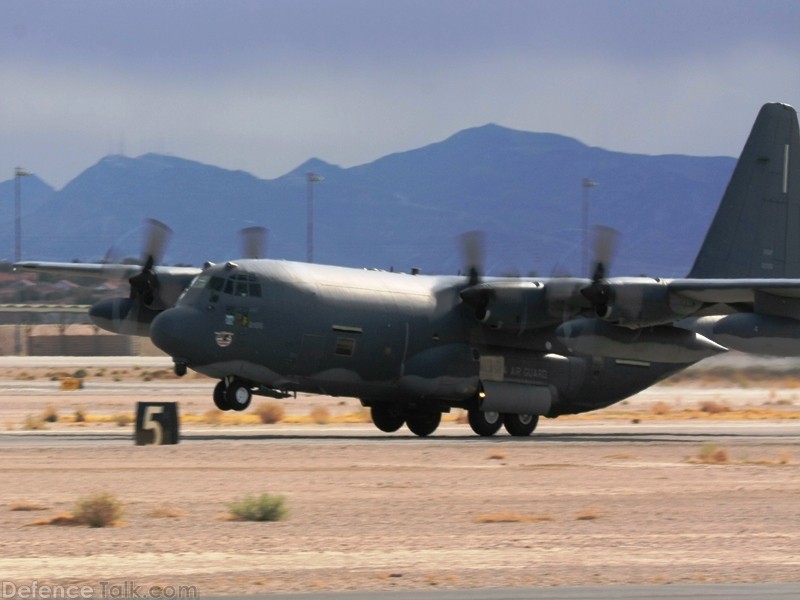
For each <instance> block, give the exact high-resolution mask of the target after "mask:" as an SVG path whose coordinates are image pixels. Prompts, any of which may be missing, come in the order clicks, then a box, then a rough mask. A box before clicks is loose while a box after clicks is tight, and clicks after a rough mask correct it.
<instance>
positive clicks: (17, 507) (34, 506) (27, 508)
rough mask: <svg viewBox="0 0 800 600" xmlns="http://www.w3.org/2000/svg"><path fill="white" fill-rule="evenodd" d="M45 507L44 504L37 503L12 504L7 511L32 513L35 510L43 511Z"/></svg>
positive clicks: (21, 502) (22, 502)
mask: <svg viewBox="0 0 800 600" xmlns="http://www.w3.org/2000/svg"><path fill="white" fill-rule="evenodd" d="M46 508H47V507H46V506H45V505H44V504H39V503H38V502H26V501H20V502H14V503H12V504H11V506H10V507H9V510H11V511H13V512H34V511H37V510H45V509H46Z"/></svg>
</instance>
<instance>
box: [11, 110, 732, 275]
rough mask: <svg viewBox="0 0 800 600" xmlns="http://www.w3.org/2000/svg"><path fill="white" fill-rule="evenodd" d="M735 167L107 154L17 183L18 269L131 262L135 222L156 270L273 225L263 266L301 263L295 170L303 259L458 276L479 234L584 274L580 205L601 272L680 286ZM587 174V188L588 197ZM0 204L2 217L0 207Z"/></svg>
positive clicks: (208, 256)
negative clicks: (166, 232) (166, 233)
mask: <svg viewBox="0 0 800 600" xmlns="http://www.w3.org/2000/svg"><path fill="white" fill-rule="evenodd" d="M734 165H735V159H733V158H730V157H697V156H683V155H661V156H650V155H640V154H629V153H622V152H614V151H610V150H606V149H602V148H597V147H590V146H587V145H585V144H583V143H581V142H579V141H577V140H575V139H572V138H568V137H564V136H561V135H556V134H550V133H533V132H525V131H518V130H513V129H507V128H504V127H500V126H497V125H486V126H483V127H476V128H472V129H467V130H464V131H461V132H459V133H456V134H455V135H453V136H451V137H450V138H448V139H446V140H444V141H441V142H438V143H434V144H431V145H428V146H425V147H423V148H419V149H415V150H410V151H406V152H399V153H396V154H391V155H389V156H385V157H383V158H379V159H378V160H375V161H374V162H371V163H368V164H364V165H360V166H356V167H351V168H340V167H338V166H335V165H333V164H329V163H327V162H324V161H322V160H319V159H311V160H309V161H307V162H306V163H304V164H302V165H300V166H298V167H297V168H296V169H294V170H293V171H291V172H289V173H287V174H285V175H283V176H281V177H278V178H277V179H272V180H264V179H259V178H257V177H254V176H253V175H250V174H248V173H246V172H243V171H232V170H226V169H222V168H219V167H214V166H210V165H206V164H202V163H199V162H194V161H190V160H186V159H182V158H178V157H174V156H164V155H159V154H145V155H143V156H140V157H138V158H130V157H125V156H119V155H114V156H107V157H105V158H103V159H102V160H100V161H99V162H98V163H97V164H95V165H94V166H92V167H90V168H88V169H86V170H85V171H84V172H83V173H81V174H79V175H78V176H77V177H76V178H75V179H73V180H72V181H70V182H69V183H68V184H67V185H66V186H65V187H64V188H63V189H61V190H55V189H53V188H52V187H51V186H49V185H47V184H46V183H45V182H44V181H42V180H41V179H39V178H38V177H36V176H28V177H24V178H22V179H21V181H20V183H21V199H22V253H23V258H24V259H26V260H58V261H69V260H79V261H84V262H86V261H97V260H99V259H101V258H103V257H104V256H110V257H112V258H114V259H120V258H123V257H129V256H136V257H138V256H139V253H140V245H141V237H142V235H143V234H142V232H143V231H144V227H143V226H142V223H143V221H144V219H145V218H148V217H150V218H156V219H159V220H161V221H163V222H165V223H167V224H168V225H170V226H171V227H172V229H173V230H174V235H173V236H172V243H171V245H170V246H169V249H168V251H167V254H166V256H165V262H166V263H168V264H194V265H200V264H202V263H203V262H204V261H206V260H211V261H215V262H218V261H222V260H229V259H235V258H237V257H239V256H240V255H241V252H242V251H241V249H240V242H239V239H238V236H237V231H238V230H239V229H241V228H244V227H248V226H252V225H262V226H265V227H267V228H268V229H269V230H270V233H269V243H268V251H267V253H268V255H269V257H271V258H279V259H287V260H305V257H306V214H307V213H306V206H307V191H308V185H309V184H308V183H307V174H308V173H309V172H313V173H315V174H317V175H318V176H319V177H320V178H321V179H322V180H321V181H319V182H317V183H314V184H313V200H314V260H315V262H319V263H327V264H337V265H345V266H353V267H365V268H381V269H390V268H393V269H395V270H402V271H408V270H410V269H411V268H412V267H417V268H420V269H422V271H423V272H427V273H456V272H458V271H459V270H462V269H463V267H464V265H463V264H462V263H463V258H462V256H461V253H460V251H459V249H458V246H457V241H456V239H457V236H458V235H459V234H460V233H462V232H464V231H469V230H474V229H480V230H483V231H485V232H486V246H487V250H486V270H487V272H488V273H490V274H495V275H500V274H511V273H518V274H529V273H538V274H539V275H551V274H572V275H582V274H585V273H582V272H581V271H582V270H583V269H584V267H583V265H582V264H581V262H582V261H581V254H582V253H581V248H582V225H581V224H582V203H583V197H584V196H583V195H584V194H585V193H586V194H587V196H588V200H589V207H590V210H589V222H590V223H591V224H603V225H607V226H610V227H613V228H615V229H617V230H618V231H619V232H620V234H621V237H620V244H619V247H618V250H617V257H616V260H615V262H614V264H613V269H612V274H613V275H639V274H648V275H654V276H661V277H676V276H684V275H685V274H686V273H687V272H688V270H689V268H690V267H691V265H692V262H693V260H694V256H695V254H696V253H697V250H698V248H699V246H700V244H701V243H702V240H703V237H704V235H705V231H706V229H707V227H708V225H709V223H710V222H711V219H712V217H713V215H714V212H715V211H716V208H717V206H718V204H719V200H720V198H721V197H722V194H723V192H724V190H725V186H726V185H727V182H728V180H729V178H730V175H731V173H732V171H733V168H734ZM585 177H588V178H590V179H591V180H593V181H595V182H597V184H598V185H597V186H596V187H592V188H590V189H585V188H584V187H583V185H582V182H583V179H584V178H585ZM2 207H5V209H3V208H2ZM13 207H14V180H13V179H12V180H9V181H5V182H2V183H0V259H2V258H3V257H5V258H6V260H10V259H11V258H12V257H13V250H14V210H13Z"/></svg>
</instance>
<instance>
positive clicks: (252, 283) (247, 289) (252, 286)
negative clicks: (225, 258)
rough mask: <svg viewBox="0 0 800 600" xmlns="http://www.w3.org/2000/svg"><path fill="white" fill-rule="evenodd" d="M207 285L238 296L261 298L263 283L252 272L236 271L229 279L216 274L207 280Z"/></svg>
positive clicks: (215, 289) (218, 290) (216, 290)
mask: <svg viewBox="0 0 800 600" xmlns="http://www.w3.org/2000/svg"><path fill="white" fill-rule="evenodd" d="M204 283H205V282H204ZM199 285H200V284H198V286H199ZM205 287H206V288H208V289H210V290H213V291H215V292H223V293H225V294H227V295H228V296H236V297H237V298H248V297H250V298H261V284H260V283H259V282H258V279H257V278H256V276H255V275H252V274H250V273H234V274H233V275H231V276H229V277H228V278H227V279H224V278H222V277H219V276H218V275H214V276H213V277H211V279H208V280H207V283H205Z"/></svg>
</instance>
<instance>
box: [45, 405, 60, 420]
mask: <svg viewBox="0 0 800 600" xmlns="http://www.w3.org/2000/svg"><path fill="white" fill-rule="evenodd" d="M42 421H44V422H45V423H57V422H58V411H57V410H56V407H55V406H53V405H52V404H50V405H49V406H47V407H46V408H45V409H44V410H43V411H42Z"/></svg>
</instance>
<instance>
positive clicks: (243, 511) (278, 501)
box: [228, 494, 288, 521]
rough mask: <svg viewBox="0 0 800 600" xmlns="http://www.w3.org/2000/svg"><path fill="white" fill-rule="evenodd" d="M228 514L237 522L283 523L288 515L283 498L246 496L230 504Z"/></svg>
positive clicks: (262, 495)
mask: <svg viewBox="0 0 800 600" xmlns="http://www.w3.org/2000/svg"><path fill="white" fill-rule="evenodd" d="M228 512H229V513H230V514H231V516H232V517H233V518H234V519H236V520H239V521H283V520H284V519H286V517H287V515H288V510H287V509H286V507H285V505H284V497H283V496H271V495H269V494H261V495H260V496H248V497H246V498H243V499H242V500H237V501H236V502H231V503H230V504H229V505H228Z"/></svg>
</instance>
